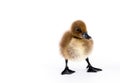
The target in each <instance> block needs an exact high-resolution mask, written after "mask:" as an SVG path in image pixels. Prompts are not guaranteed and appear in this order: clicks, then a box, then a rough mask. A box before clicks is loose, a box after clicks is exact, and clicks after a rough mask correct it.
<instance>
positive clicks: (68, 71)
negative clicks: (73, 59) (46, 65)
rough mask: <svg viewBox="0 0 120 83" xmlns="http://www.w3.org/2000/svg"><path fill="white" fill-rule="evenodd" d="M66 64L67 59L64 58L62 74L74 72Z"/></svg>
mask: <svg viewBox="0 0 120 83" xmlns="http://www.w3.org/2000/svg"><path fill="white" fill-rule="evenodd" d="M67 64H68V60H67V59H66V60H65V65H66V66H65V69H64V70H63V71H62V73H61V74H62V75H64V74H72V73H74V72H75V71H73V70H70V69H69V67H68V65H67Z"/></svg>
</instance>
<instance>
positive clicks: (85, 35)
mask: <svg viewBox="0 0 120 83" xmlns="http://www.w3.org/2000/svg"><path fill="white" fill-rule="evenodd" d="M83 38H85V39H90V38H91V37H90V36H89V35H88V34H87V33H86V32H85V33H83Z"/></svg>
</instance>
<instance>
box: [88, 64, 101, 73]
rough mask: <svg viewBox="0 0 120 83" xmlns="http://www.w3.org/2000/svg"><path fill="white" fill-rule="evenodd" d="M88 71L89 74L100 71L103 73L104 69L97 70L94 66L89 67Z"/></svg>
mask: <svg viewBox="0 0 120 83" xmlns="http://www.w3.org/2000/svg"><path fill="white" fill-rule="evenodd" d="M87 68H88V70H87V72H98V71H102V69H100V68H95V67H92V66H89V65H88V66H87Z"/></svg>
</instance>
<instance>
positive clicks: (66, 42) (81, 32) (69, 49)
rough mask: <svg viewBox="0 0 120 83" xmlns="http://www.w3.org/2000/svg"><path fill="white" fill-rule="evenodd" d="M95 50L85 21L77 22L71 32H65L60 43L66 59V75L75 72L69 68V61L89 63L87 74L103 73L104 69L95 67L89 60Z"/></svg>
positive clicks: (64, 71)
mask: <svg viewBox="0 0 120 83" xmlns="http://www.w3.org/2000/svg"><path fill="white" fill-rule="evenodd" d="M92 48H93V40H92V38H91V37H90V36H89V35H88V33H87V29H86V25H85V23H84V22H83V21H81V20H77V21H75V22H73V24H72V26H71V30H69V31H67V32H65V34H64V35H63V37H62V40H61V42H60V51H61V53H62V55H63V57H64V58H65V64H66V66H65V69H64V70H63V71H62V73H61V74H62V75H64V74H72V73H74V72H75V71H73V70H70V69H69V67H68V60H84V59H85V60H86V61H87V63H88V66H87V68H88V70H87V72H97V71H102V69H99V68H95V67H93V66H92V65H91V64H90V62H89V59H88V55H89V53H90V52H91V51H92Z"/></svg>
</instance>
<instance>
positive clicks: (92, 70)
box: [86, 58, 102, 72]
mask: <svg viewBox="0 0 120 83" xmlns="http://www.w3.org/2000/svg"><path fill="white" fill-rule="evenodd" d="M86 61H87V63H88V66H87V68H88V70H87V72H98V71H102V69H100V68H95V67H93V66H92V65H91V64H90V62H89V59H88V58H87V59H86Z"/></svg>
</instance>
